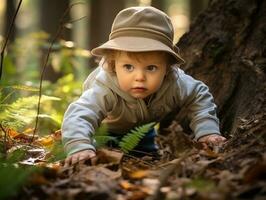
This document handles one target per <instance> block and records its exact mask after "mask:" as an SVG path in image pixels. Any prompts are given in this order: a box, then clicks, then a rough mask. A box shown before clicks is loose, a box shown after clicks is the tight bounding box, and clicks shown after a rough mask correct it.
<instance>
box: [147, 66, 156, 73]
mask: <svg viewBox="0 0 266 200" xmlns="http://www.w3.org/2000/svg"><path fill="white" fill-rule="evenodd" d="M157 69H158V67H157V66H155V65H149V66H147V70H148V71H151V72H154V71H156V70H157Z"/></svg>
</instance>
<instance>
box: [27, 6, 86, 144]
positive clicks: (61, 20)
mask: <svg viewBox="0 0 266 200" xmlns="http://www.w3.org/2000/svg"><path fill="white" fill-rule="evenodd" d="M77 4H81V3H74V4H71V5H70V6H69V7H68V8H67V9H66V10H65V12H64V13H63V15H62V17H61V19H60V21H59V28H58V29H57V32H56V34H55V36H54V38H53V40H52V42H51V44H50V46H49V49H48V52H47V55H46V59H45V61H44V64H43V67H42V72H41V80H40V85H39V98H38V105H37V114H36V120H35V126H34V131H33V135H32V139H31V141H30V144H31V143H32V142H33V140H34V137H35V135H36V131H37V127H38V122H39V114H40V105H41V97H42V82H43V78H44V74H45V70H46V67H47V63H48V60H49V56H50V53H51V51H52V48H53V45H54V43H55V41H56V39H57V38H58V36H59V35H60V34H61V32H62V30H63V28H64V25H65V23H64V19H65V17H66V15H67V13H68V12H69V11H70V10H71V8H72V7H73V6H75V5H77Z"/></svg>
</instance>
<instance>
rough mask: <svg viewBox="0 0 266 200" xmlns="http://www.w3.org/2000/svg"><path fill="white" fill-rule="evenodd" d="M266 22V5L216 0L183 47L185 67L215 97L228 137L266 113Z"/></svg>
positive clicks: (260, 1) (256, 1)
mask: <svg viewBox="0 0 266 200" xmlns="http://www.w3.org/2000/svg"><path fill="white" fill-rule="evenodd" d="M265 21H266V1H265V0H227V1H224V0H217V1H212V2H211V3H210V4H209V7H208V8H207V10H206V11H205V12H204V13H202V14H200V15H199V17H198V18H197V19H196V20H195V21H194V23H193V24H192V25H191V27H190V31H189V32H188V33H186V34H185V35H184V36H183V37H182V38H181V39H180V41H179V42H178V44H177V45H178V46H179V47H180V49H181V55H182V56H183V58H184V59H185V60H186V64H185V65H184V66H181V68H183V69H184V70H185V71H186V72H187V73H188V74H191V75H193V76H194V77H195V78H197V79H200V80H202V81H203V82H205V83H206V84H207V85H208V86H209V88H210V91H211V93H212V94H213V95H214V97H215V102H216V104H217V105H218V116H219V118H220V121H221V129H222V132H224V133H227V134H228V133H232V134H233V133H234V132H235V130H236V128H237V126H238V125H239V122H240V121H239V120H240V119H241V118H252V117H254V116H255V115H256V114H258V113H259V112H260V113H263V112H265V111H266V110H265V105H266V102H265V100H266V95H265V88H266V87H265V82H266V81H265V80H266V77H265V70H266V24H265ZM263 110H264V111H263Z"/></svg>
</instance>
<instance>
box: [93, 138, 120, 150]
mask: <svg viewBox="0 0 266 200" xmlns="http://www.w3.org/2000/svg"><path fill="white" fill-rule="evenodd" d="M93 139H95V140H96V146H97V147H98V148H99V147H102V146H105V145H106V143H107V142H109V141H114V142H115V143H117V142H118V141H117V139H116V138H115V137H113V136H108V135H97V136H94V137H93Z"/></svg>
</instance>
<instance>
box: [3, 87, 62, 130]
mask: <svg viewBox="0 0 266 200" xmlns="http://www.w3.org/2000/svg"><path fill="white" fill-rule="evenodd" d="M4 89H11V91H9V92H8V93H7V92H4V91H3V90H4ZM15 90H23V91H27V92H29V91H33V92H35V91H38V90H37V89H36V88H33V87H29V86H21V85H15V86H6V87H4V88H1V89H0V122H1V124H2V125H3V126H4V127H8V128H12V129H15V130H18V129H20V128H22V127H24V126H26V125H30V123H32V122H33V120H34V119H35V118H36V105H37V102H38V96H36V95H34V96H28V97H19V98H17V99H15V100H14V98H12V95H13V94H15ZM10 99H11V100H10ZM59 100H60V99H59V98H57V97H53V96H46V95H42V99H41V103H42V104H43V103H44V102H47V101H59ZM39 117H43V118H50V119H53V118H52V117H51V116H49V115H40V116H39Z"/></svg>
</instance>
